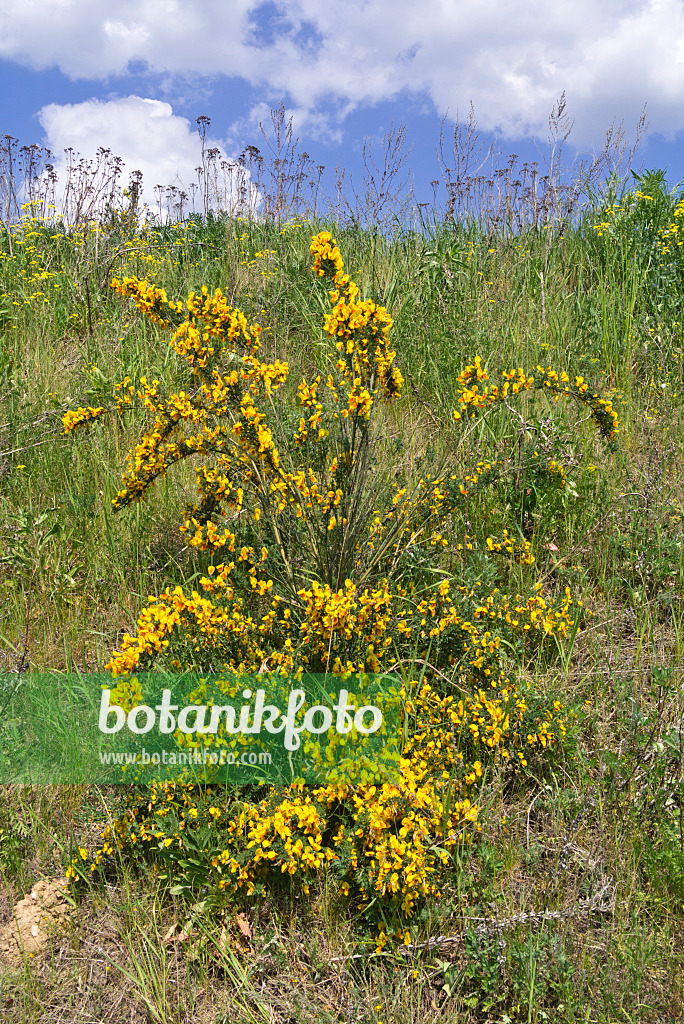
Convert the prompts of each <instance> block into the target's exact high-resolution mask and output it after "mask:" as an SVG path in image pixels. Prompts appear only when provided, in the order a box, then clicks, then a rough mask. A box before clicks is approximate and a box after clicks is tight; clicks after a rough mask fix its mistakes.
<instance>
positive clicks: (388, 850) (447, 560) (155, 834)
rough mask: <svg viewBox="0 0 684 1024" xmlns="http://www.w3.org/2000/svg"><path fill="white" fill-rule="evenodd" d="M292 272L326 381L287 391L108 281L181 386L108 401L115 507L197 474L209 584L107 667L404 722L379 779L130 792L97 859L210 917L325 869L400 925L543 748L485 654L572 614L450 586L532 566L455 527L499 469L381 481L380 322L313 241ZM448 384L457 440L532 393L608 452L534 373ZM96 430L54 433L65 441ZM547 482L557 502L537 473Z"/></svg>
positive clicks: (472, 368)
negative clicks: (351, 704) (265, 691)
mask: <svg viewBox="0 0 684 1024" xmlns="http://www.w3.org/2000/svg"><path fill="white" fill-rule="evenodd" d="M311 255H312V257H313V270H314V274H315V275H316V277H318V278H321V279H323V280H325V281H326V282H327V284H328V297H329V300H330V312H329V313H327V314H326V315H325V330H326V331H327V333H328V335H329V336H330V338H331V343H332V346H333V349H332V358H331V361H330V366H329V372H327V373H323V374H318V375H317V376H316V377H315V378H313V379H310V380H303V381H302V382H301V383H300V384H299V386H298V388H297V389H296V392H294V391H288V377H289V368H288V366H287V364H285V363H281V362H278V361H276V362H273V363H269V362H266V361H264V360H262V359H261V357H260V355H259V352H260V339H259V335H260V327H259V325H258V324H249V323H248V322H247V319H246V318H245V316H244V315H243V313H242V312H241V311H240V310H238V309H234V308H232V307H231V306H230V305H229V304H228V302H227V300H226V299H225V297H224V296H223V295H222V293H221V292H220V291H219V290H216V291H215V292H214V294H213V295H212V294H209V292H208V289H206V288H203V289H202V292H201V294H199V295H195V294H192V293H191V294H190V295H189V296H188V297H187V299H186V300H185V301H184V302H182V301H174V300H170V299H169V298H168V297H167V295H166V293H165V291H164V290H163V289H160V288H158V287H156V286H154V285H151V284H149V283H148V282H146V281H142V280H139V279H137V278H124V279H123V280H115V281H113V282H112V285H113V287H114V288H115V289H116V290H117V291H118V292H119V293H120V294H121V295H122V296H124V297H130V298H132V299H133V301H134V303H135V304H136V306H137V307H138V309H139V310H140V311H141V312H142V313H143V314H144V315H145V316H147V317H149V318H150V319H151V320H153V321H154V322H156V323H157V324H159V325H160V326H161V327H163V328H164V329H167V330H169V332H170V334H171V337H170V345H171V347H172V348H173V349H174V350H175V352H176V354H177V355H178V357H179V359H181V360H183V361H184V362H185V363H186V364H187V366H188V371H189V382H188V386H187V390H183V391H178V392H175V393H167V392H166V390H165V389H164V388H163V387H162V385H161V384H160V383H159V381H157V380H153V381H148V380H147V379H146V378H144V377H142V378H141V379H140V380H139V381H138V382H137V383H136V382H133V381H131V380H130V379H129V378H125V379H124V380H123V381H122V382H121V383H120V384H119V385H117V387H116V390H115V394H114V395H113V398H112V402H111V405H110V411H111V412H112V413H113V414H115V415H123V414H125V413H126V411H127V410H128V409H129V408H131V407H133V406H136V405H137V406H141V407H142V408H143V409H144V410H146V415H147V417H148V423H149V425H148V428H147V430H146V431H145V433H144V434H143V436H142V438H141V440H140V442H139V444H137V445H136V446H135V447H134V448H133V449H132V450H131V451H130V452H129V454H128V457H127V468H126V471H125V474H124V478H123V488H122V489H121V490H120V491H119V493H118V494H117V496H116V498H115V499H114V505H115V507H116V508H117V509H122V508H124V507H125V506H127V505H130V504H131V503H132V502H134V501H137V500H139V499H141V498H142V497H144V495H145V494H146V492H147V491H148V489H149V488H150V487H151V486H152V485H153V484H154V482H155V481H156V480H158V479H159V478H161V477H163V476H164V475H165V474H166V473H167V472H168V470H169V469H171V468H172V467H173V466H174V465H175V464H176V463H178V462H179V461H181V460H182V459H185V458H188V457H190V456H192V457H196V458H197V459H198V462H199V465H198V468H197V473H196V480H197V490H198V498H197V501H196V502H195V503H194V504H193V505H192V506H191V507H188V508H187V509H186V511H185V515H184V518H183V521H182V523H181V526H180V528H181V530H182V531H183V533H184V534H185V535H186V537H187V542H188V544H189V545H190V546H191V547H194V548H197V549H199V550H200V551H202V552H204V553H205V559H206V565H207V567H206V571H205V572H204V573H203V574H201V575H200V578H199V581H198V585H197V588H196V589H193V590H186V589H184V588H183V587H180V586H177V587H175V588H173V589H172V588H167V590H166V591H165V592H164V593H163V594H162V595H161V596H160V597H150V598H149V601H148V605H147V607H146V608H144V609H143V610H142V611H141V613H140V616H139V619H138V624H137V630H136V632H135V634H134V635H129V634H126V635H125V636H124V638H123V642H122V644H121V645H120V650H118V651H115V652H114V653H113V654H112V657H111V660H110V662H109V664H108V668H109V669H110V670H111V672H112V674H113V675H114V676H115V677H118V678H119V681H120V685H123V689H122V690H121V691H120V692H121V693H122V694H124V691H125V690H126V685H127V680H128V679H129V678H130V677H131V673H133V672H134V671H136V672H137V671H141V670H146V669H150V668H152V667H153V665H154V664H155V663H157V664H159V665H162V666H164V667H166V668H167V669H168V668H181V667H182V668H183V669H186V668H195V669H197V670H199V671H203V672H213V671H220V672H229V673H230V672H232V673H234V674H235V675H236V677H237V676H240V675H242V674H244V673H256V672H260V671H261V672H264V671H269V672H275V673H281V674H282V675H292V674H295V675H296V673H297V672H301V671H302V670H306V671H310V672H316V673H329V674H331V675H333V676H337V677H340V678H343V679H344V678H348V677H349V676H350V675H351V674H353V673H354V672H372V673H386V674H394V675H395V676H396V677H397V679H398V681H399V683H400V685H402V686H403V690H402V696H403V698H404V702H405V703H404V742H403V749H402V758H401V778H400V781H398V782H394V783H384V784H379V785H377V786H369V785H365V786H360V785H359V786H354V787H352V786H349V785H341V784H337V785H330V786H320V787H318V788H313V789H305V788H303V787H301V786H299V787H296V786H295V787H292V788H289V789H283V788H277V787H272V788H271V789H270V790H268V791H267V792H264V791H263V789H262V790H261V791H259V793H258V795H254V794H253V793H246V792H243V793H241V794H232V795H227V794H226V793H225V792H224V793H222V794H218V793H217V792H216V791H215V790H214V788H212V787H208V788H206V789H205V790H200V789H198V788H188V787H184V786H181V785H171V784H165V785H161V784H160V785H156V786H153V787H152V789H151V790H149V789H147V790H144V791H143V790H137V791H135V793H134V794H133V797H132V803H131V807H130V808H129V812H128V813H127V814H126V815H125V816H124V817H122V818H121V819H119V821H118V822H117V823H116V824H115V826H114V828H113V829H112V830H109V831H108V832H107V833H106V834H105V836H104V840H105V843H106V848H107V849H108V850H111V848H112V844H113V843H117V844H118V846H119V848H120V849H121V850H126V851H128V852H131V851H135V850H144V851H146V852H149V853H153V854H154V858H155V859H156V861H157V862H159V863H161V864H165V865H166V870H167V873H168V875H169V877H174V878H175V879H176V880H178V879H182V880H183V882H182V883H179V884H181V886H182V885H187V886H189V887H190V886H193V885H196V884H198V883H200V882H201V884H202V885H203V886H209V889H210V891H211V892H212V893H213V894H214V896H215V898H217V899H218V898H220V897H221V896H222V895H227V894H230V893H243V894H245V895H247V896H249V895H251V894H254V893H255V892H258V891H261V889H262V888H263V887H264V886H265V885H266V884H269V883H272V882H273V881H274V880H275V879H277V878H283V877H284V876H287V877H288V878H289V879H292V880H293V881H294V882H296V883H297V884H299V885H301V886H303V888H304V891H308V886H309V885H310V884H311V881H312V880H313V879H314V878H316V877H317V875H319V874H320V873H321V872H323V871H328V872H332V873H333V874H334V875H335V876H336V877H337V879H338V883H339V886H340V891H341V892H342V893H344V894H346V895H348V896H349V898H350V899H351V900H353V902H354V904H355V905H356V906H357V907H359V908H361V909H369V908H371V907H374V908H375V909H374V910H373V913H374V914H376V915H378V914H380V917H382V915H385V914H386V913H389V914H390V916H392V917H393V921H394V924H395V925H396V927H397V928H398V929H400V928H401V927H402V922H403V921H405V919H406V918H407V917H409V916H410V915H411V914H412V913H413V912H414V911H415V909H416V907H417V905H418V904H419V902H420V901H421V900H423V899H425V898H426V897H428V896H434V895H436V894H438V893H439V891H440V889H441V887H442V884H443V875H444V872H445V871H446V870H447V869H448V867H449V864H450V860H451V856H452V853H453V851H454V849H455V848H456V847H458V846H459V845H461V844H463V843H465V842H467V841H468V840H469V837H470V836H471V835H472V833H473V832H474V831H476V830H477V828H478V824H477V815H478V792H479V789H480V787H481V784H482V778H483V776H484V774H486V769H487V768H488V767H490V766H491V765H493V764H495V763H498V764H507V765H509V766H512V767H516V766H517V767H525V766H526V765H527V762H528V759H529V758H534V757H543V756H546V752H547V751H548V748H549V747H551V746H553V744H554V743H556V742H557V741H558V740H559V739H561V738H562V736H563V735H564V733H565V729H566V719H567V715H565V716H564V710H563V708H562V707H561V706H560V705H559V704H552V705H551V706H550V707H545V706H538V705H537V704H536V703H535V702H534V701H533V700H532V699H531V696H530V695H529V694H527V693H524V692H523V691H522V690H521V688H520V687H519V686H518V685H516V683H515V682H514V681H513V680H512V679H511V678H510V677H509V674H508V673H507V672H506V669H505V664H504V660H503V651H504V649H511V648H513V649H517V650H519V651H521V652H523V653H524V652H525V651H528V652H529V651H530V650H531V649H533V648H534V647H535V645H537V644H538V643H539V642H540V641H541V640H542V639H543V638H544V637H545V636H549V635H556V636H558V637H561V638H562V637H563V636H564V635H566V634H567V633H568V631H569V630H570V629H571V628H573V627H574V624H575V621H576V615H577V607H576V602H575V601H574V600H573V597H572V595H571V594H570V592H569V591H567V590H566V592H565V593H564V594H563V595H561V596H560V597H558V598H556V599H553V600H552V599H550V598H548V597H545V596H544V594H543V592H542V588H541V584H537V585H536V586H534V587H533V588H532V589H531V590H530V592H529V593H526V594H519V593H509V592H507V590H506V589H505V587H503V586H502V587H498V586H487V585H485V584H484V583H483V581H482V579H481V578H479V577H478V574H476V573H471V574H469V573H468V571H467V568H468V565H469V564H470V563H469V559H471V558H474V557H475V556H477V558H479V559H480V560H481V561H482V560H485V561H487V562H489V563H491V564H492V565H497V564H499V566H500V563H502V562H504V563H505V562H506V561H507V560H513V561H516V562H518V563H522V564H524V565H532V564H533V563H534V555H533V552H532V548H531V544H530V543H529V542H528V541H524V540H518V539H516V538H514V537H513V536H512V535H510V534H509V533H508V532H507V531H506V530H503V531H502V534H501V535H500V536H496V537H494V536H487V535H485V536H476V535H473V534H471V533H469V532H468V530H467V529H466V523H467V520H466V516H465V514H464V513H465V509H466V502H467V500H468V498H469V496H471V497H472V496H473V495H474V494H475V493H476V492H477V491H478V490H480V489H482V488H484V487H487V486H488V485H490V484H491V483H492V482H493V481H495V480H497V479H499V478H500V477H501V476H502V475H504V474H505V473H506V472H507V466H505V465H503V464H499V463H498V462H496V461H492V462H487V461H481V462H479V463H478V464H477V465H476V466H474V467H472V469H471V470H470V471H469V472H468V473H466V474H465V475H463V474H459V473H455V472H453V471H452V470H451V469H449V468H447V469H445V468H444V467H443V466H442V467H430V468H429V469H428V471H426V472H422V473H421V474H419V473H416V474H415V477H411V475H410V474H408V475H407V474H402V473H400V472H395V473H393V472H392V471H391V469H388V467H387V465H386V462H387V460H385V463H383V460H382V458H381V456H382V454H383V451H382V446H383V440H382V438H383V435H384V429H383V422H384V421H383V418H382V417H383V415H385V412H384V410H385V408H386V407H387V406H388V405H389V404H390V403H392V402H394V401H395V400H396V399H397V398H399V397H400V395H401V392H402V385H403V377H402V374H401V372H400V370H399V368H398V366H397V365H396V362H395V360H396V353H395V352H394V351H393V350H392V348H391V346H390V341H389V334H390V329H391V326H392V321H391V318H390V316H389V313H388V312H387V310H386V309H385V308H383V307H382V306H379V305H377V304H376V303H374V302H372V301H370V300H363V299H361V297H360V295H359V289H358V287H357V286H356V284H355V283H354V282H353V280H351V278H350V277H349V275H347V274H346V273H345V270H344V264H343V260H342V256H341V253H340V250H339V248H338V247H337V244H336V242H335V240H334V239H333V238H332V237H331V235H330V234H329V233H327V232H321V233H319V234H317V235H316V236H315V237H314V238H313V241H312V243H311ZM457 384H458V390H457V394H458V408H457V409H456V410H454V419H455V421H456V422H457V424H458V423H461V424H463V423H467V422H468V421H470V420H471V419H472V418H474V417H477V416H480V415H484V414H486V412H487V411H488V410H489V409H492V408H493V407H495V406H501V405H503V404H504V403H508V402H510V401H512V400H514V399H515V397H516V396H518V395H523V394H525V393H531V392H533V391H537V390H542V391H544V392H546V394H547V395H550V396H551V397H552V398H553V399H555V400H558V399H559V398H561V397H565V398H571V399H574V400H576V401H578V402H580V403H581V404H583V405H585V406H586V407H588V408H589V409H590V411H591V415H592V417H593V419H594V421H595V423H596V426H597V427H598V429H599V431H600V433H601V434H602V435H603V436H604V437H605V438H607V439H609V440H612V439H614V437H615V434H616V431H617V416H616V413H615V411H614V409H613V408H612V405H611V403H610V402H609V401H607V400H605V399H603V398H601V397H600V396H599V395H597V394H595V393H594V392H592V391H591V389H590V387H589V385H588V384H587V383H586V382H585V381H584V380H583V378H582V377H579V376H578V377H574V378H570V377H569V376H568V374H566V373H560V374H559V373H557V372H556V371H555V370H553V369H552V368H551V367H546V368H545V367H541V366H539V367H537V370H536V374H535V375H528V374H526V373H525V372H524V371H523V370H522V369H520V368H518V369H515V370H511V371H510V372H507V373H504V374H503V375H502V378H501V380H500V381H499V382H494V381H492V380H491V379H490V375H489V373H488V371H487V370H486V368H485V367H483V366H482V364H481V361H480V359H479V358H478V357H476V358H475V359H474V360H473V363H472V365H469V366H467V367H466V368H465V369H464V371H463V373H462V374H461V375H460V377H459V378H458V382H457ZM106 412H107V410H105V409H104V408H102V409H92V408H88V409H86V408H82V409H78V410H76V411H74V412H70V413H67V415H66V416H65V417H64V428H65V431H67V432H69V431H71V430H73V429H75V428H76V427H78V426H79V425H80V424H87V423H91V422H92V421H93V420H95V419H97V418H98V417H100V416H102V415H105V413H106ZM456 429H458V426H457V427H456ZM546 470H547V471H548V473H549V474H552V475H553V476H554V479H557V480H558V486H559V487H563V486H564V484H565V475H564V471H563V468H562V466H561V465H560V464H559V463H558V462H557V461H555V460H550V461H549V462H548V465H547V466H546ZM455 523H459V527H458V529H457V528H456V527H455V525H454V524H455ZM461 525H462V526H463V529H461ZM126 692H127V691H126ZM122 699H124V700H125V694H124V697H123V698H122ZM103 849H104V848H103ZM102 858H103V852H102V851H97V852H96V853H95V854H94V856H93V858H92V861H91V863H90V865H89V868H86V867H84V866H83V865H82V863H81V861H75V862H74V865H72V868H71V872H70V873H71V874H72V875H73V876H74V877H76V876H77V875H78V876H81V875H82V874H83V873H84V872H86V873H87V871H88V870H91V871H94V870H96V869H97V866H98V865H99V864H100V861H101V860H102ZM383 919H384V918H383ZM383 934H385V935H386V932H383Z"/></svg>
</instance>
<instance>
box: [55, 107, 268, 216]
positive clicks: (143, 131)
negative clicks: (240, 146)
mask: <svg viewBox="0 0 684 1024" xmlns="http://www.w3.org/2000/svg"><path fill="white" fill-rule="evenodd" d="M39 118H40V122H41V124H42V126H43V128H44V130H45V135H46V145H47V147H48V148H49V149H50V150H51V151H52V152H53V153H54V154H55V155H56V157H57V159H56V160H55V163H54V166H55V170H56V171H57V174H58V175H59V179H60V182H61V188H62V189H63V188H64V185H65V180H66V177H67V173H68V165H69V163H70V162H71V163H74V158H73V156H70V155H69V154H65V155H63V154H64V151H65V150H68V149H71V150H72V151H73V154H74V155H75V154H78V155H79V156H80V157H83V158H85V159H86V160H91V161H93V160H95V159H96V155H97V151H98V149H104V150H109V151H111V154H112V156H113V157H120V158H121V159H122V160H123V162H124V168H123V172H122V175H121V179H120V183H121V184H122V185H126V184H127V182H128V177H129V175H130V174H131V173H132V172H133V171H142V174H143V195H142V199H143V202H146V203H147V204H148V205H149V206H150V207H151V208H152V209H153V210H154V209H155V208H156V207H157V201H158V197H159V193H158V192H155V186H156V185H162V186H164V187H165V188H166V186H170V185H173V186H175V187H176V188H177V189H178V190H179V191H185V192H186V193H187V195H188V196H191V195H192V188H191V186H192V185H193V183H194V184H195V185H196V184H197V183H198V176H197V172H196V168H197V167H199V166H200V164H201V142H200V139H199V136H198V134H197V132H196V131H195V130H194V129H193V128H191V126H190V123H189V122H188V121H187V120H186V119H185V118H183V117H178V116H176V115H175V114H174V113H173V111H172V108H171V106H170V105H169V104H168V103H162V102H161V101H159V100H150V99H142V98H141V97H139V96H127V97H125V98H122V99H113V100H106V101H100V100H87V101H86V102H85V103H76V104H65V105H58V104H56V103H51V104H50V105H49V106H46V107H43V108H42V110H41V111H40V113H39ZM205 146H206V148H207V149H210V148H213V147H215V148H218V149H220V143H218V142H217V141H215V140H213V139H210V138H209V137H207V138H206V140H205ZM223 159H225V158H223ZM220 160H221V157H219V158H218V161H219V163H220ZM226 162H228V161H226ZM219 170H220V167H219ZM225 170H226V182H228V183H229V184H230V182H231V181H232V183H233V195H232V196H231V197H229V201H230V199H232V200H234V201H236V202H237V195H236V194H235V184H236V180H235V174H232V173H231V172H230V170H229V169H228V168H227V167H226V168H225ZM219 177H220V178H221V180H223V176H222V175H220V176H219ZM219 188H220V182H219ZM213 191H214V190H213V189H212V188H210V192H213ZM60 195H63V193H62V192H60ZM224 198H225V197H224ZM253 201H254V197H253ZM195 205H196V208H197V209H200V210H201V209H202V199H201V191H199V190H198V192H197V199H196V204H195ZM211 205H215V204H214V203H213V202H212V203H211ZM187 208H188V204H186V209H187Z"/></svg>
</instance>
